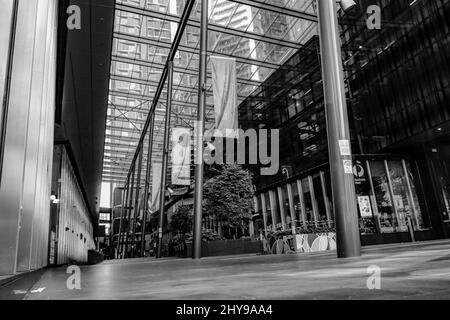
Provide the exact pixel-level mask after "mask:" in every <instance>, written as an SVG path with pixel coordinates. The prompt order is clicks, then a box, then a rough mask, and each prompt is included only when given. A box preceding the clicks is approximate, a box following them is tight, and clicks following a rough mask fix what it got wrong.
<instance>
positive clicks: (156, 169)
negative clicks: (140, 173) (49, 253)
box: [148, 163, 162, 213]
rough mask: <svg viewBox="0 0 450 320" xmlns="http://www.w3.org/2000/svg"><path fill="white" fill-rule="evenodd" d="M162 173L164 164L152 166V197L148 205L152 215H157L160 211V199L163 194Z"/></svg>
mask: <svg viewBox="0 0 450 320" xmlns="http://www.w3.org/2000/svg"><path fill="white" fill-rule="evenodd" d="M161 171H162V163H153V164H152V196H151V199H150V202H149V204H148V210H149V211H150V213H155V212H156V211H158V210H159V198H160V194H161Z"/></svg>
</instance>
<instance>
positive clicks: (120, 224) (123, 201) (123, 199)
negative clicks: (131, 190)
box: [113, 182, 128, 257]
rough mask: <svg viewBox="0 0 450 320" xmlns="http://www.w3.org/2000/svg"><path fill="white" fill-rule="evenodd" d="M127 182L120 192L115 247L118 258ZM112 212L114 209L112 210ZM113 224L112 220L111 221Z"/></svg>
mask: <svg viewBox="0 0 450 320" xmlns="http://www.w3.org/2000/svg"><path fill="white" fill-rule="evenodd" d="M127 184H128V182H127V183H126V184H125V188H123V191H122V201H121V206H120V220H119V233H118V235H119V237H118V238H117V247H116V257H119V248H120V237H121V236H122V219H123V212H124V208H123V207H124V203H125V191H126V188H127V186H126V185H127ZM113 210H114V209H113ZM113 215H114V211H113ZM113 223H114V220H113ZM113 230H114V226H113Z"/></svg>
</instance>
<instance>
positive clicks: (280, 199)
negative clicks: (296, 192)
mask: <svg viewBox="0 0 450 320" xmlns="http://www.w3.org/2000/svg"><path fill="white" fill-rule="evenodd" d="M277 193H278V203H279V207H280V216H281V229H282V230H283V231H286V216H285V213H284V199H283V190H282V189H281V187H278V188H277Z"/></svg>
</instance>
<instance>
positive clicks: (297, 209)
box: [291, 182, 302, 221]
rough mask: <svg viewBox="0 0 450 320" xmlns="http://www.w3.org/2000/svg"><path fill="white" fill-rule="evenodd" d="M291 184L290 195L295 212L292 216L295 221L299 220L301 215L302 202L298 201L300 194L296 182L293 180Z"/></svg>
mask: <svg viewBox="0 0 450 320" xmlns="http://www.w3.org/2000/svg"><path fill="white" fill-rule="evenodd" d="M291 186H292V197H293V199H294V209H295V213H294V217H295V220H296V221H299V220H301V218H299V217H301V216H302V212H301V208H302V204H301V202H300V195H299V193H298V187H297V183H296V182H294V183H292V184H291Z"/></svg>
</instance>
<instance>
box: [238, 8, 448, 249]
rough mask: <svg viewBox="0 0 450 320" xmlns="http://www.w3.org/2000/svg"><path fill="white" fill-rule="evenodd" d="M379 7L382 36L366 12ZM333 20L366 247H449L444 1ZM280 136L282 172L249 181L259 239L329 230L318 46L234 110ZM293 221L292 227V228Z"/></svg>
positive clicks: (245, 123) (312, 44) (309, 46)
mask: <svg viewBox="0 0 450 320" xmlns="http://www.w3.org/2000/svg"><path fill="white" fill-rule="evenodd" d="M373 4H377V5H379V6H380V7H381V12H382V24H381V29H380V30H378V29H375V30H370V29H369V28H368V27H367V25H366V19H367V15H366V13H365V12H366V8H367V7H368V6H370V5H373ZM358 5H359V6H358V7H359V9H358V10H355V11H353V12H352V13H351V14H350V15H349V14H346V15H345V16H344V15H342V16H341V17H340V32H341V40H342V44H343V59H344V69H345V79H346V80H345V82H346V93H347V101H348V106H349V119H350V129H351V136H352V141H351V143H352V150H353V154H354V163H353V165H354V166H353V172H354V178H355V185H356V193H357V198H356V199H355V201H356V202H357V203H358V209H359V217H360V232H361V235H362V240H363V243H366V244H370V243H380V242H392V241H410V238H411V234H410V232H409V228H408V226H412V228H413V229H414V231H415V234H414V237H415V238H416V240H417V239H423V240H424V239H431V238H445V237H447V234H448V228H449V223H448V220H449V209H450V208H449V203H450V201H449V199H450V198H449V185H450V184H449V181H450V180H449V176H448V174H449V171H448V164H447V163H448V161H449V160H450V159H449V154H450V153H449V148H448V146H449V144H448V141H449V140H450V133H449V132H450V131H449V125H450V123H449V109H448V108H449V103H448V101H449V97H450V91H449V74H450V72H449V71H450V70H449V63H448V60H447V57H448V56H449V39H450V36H449V25H450V22H449V21H450V19H449V10H450V1H446V0H442V1H414V2H413V3H410V1H396V0H395V1H394V0H391V1H389V0H387V1H358ZM239 113H240V124H241V126H242V127H243V128H244V129H247V128H255V129H256V128H267V129H280V166H281V168H280V171H279V173H278V175H277V176H276V177H264V176H259V175H258V172H259V171H256V170H255V186H256V189H257V196H256V198H255V208H256V209H257V212H258V219H257V220H258V225H259V227H260V229H262V230H264V229H267V230H270V231H275V230H277V231H278V232H283V231H285V232H290V229H291V227H292V226H294V227H295V228H296V229H297V231H299V232H300V233H301V232H304V231H305V228H311V226H312V227H314V228H316V229H317V228H318V230H330V228H331V229H333V224H334V222H333V208H332V203H331V198H332V197H331V187H330V175H329V165H328V146H327V132H326V119H325V108H324V102H323V86H322V81H321V70H320V56H319V42H318V38H317V37H313V38H311V39H310V40H309V41H308V42H307V43H305V44H304V45H303V47H302V48H301V49H300V50H298V51H297V52H296V53H295V54H294V55H293V57H292V58H290V59H289V60H288V61H287V62H286V63H285V64H284V65H283V66H282V67H281V68H280V69H279V70H278V71H276V72H275V73H273V74H272V75H271V76H270V77H269V78H268V79H267V80H266V81H265V82H264V83H263V84H262V85H261V86H260V87H259V88H258V89H257V90H256V91H255V92H253V93H252V94H251V95H250V96H249V97H248V98H247V99H246V100H245V101H244V102H243V103H242V104H241V105H240V110H239ZM292 221H294V223H292Z"/></svg>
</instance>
